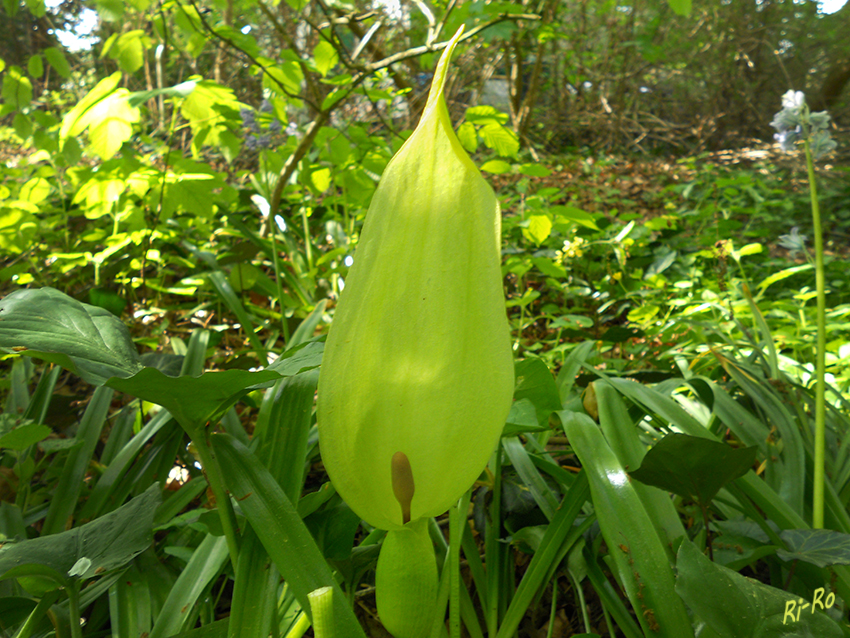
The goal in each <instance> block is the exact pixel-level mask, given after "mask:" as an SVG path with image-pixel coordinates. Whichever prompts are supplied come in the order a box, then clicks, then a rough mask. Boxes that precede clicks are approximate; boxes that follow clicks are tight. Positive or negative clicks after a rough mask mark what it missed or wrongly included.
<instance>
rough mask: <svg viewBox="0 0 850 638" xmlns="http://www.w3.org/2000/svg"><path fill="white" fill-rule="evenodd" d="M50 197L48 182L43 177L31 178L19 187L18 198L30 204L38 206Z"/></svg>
mask: <svg viewBox="0 0 850 638" xmlns="http://www.w3.org/2000/svg"><path fill="white" fill-rule="evenodd" d="M48 195H50V182H48V181H47V180H46V179H44V178H43V177H33V178H32V179H31V180H29V181H27V183H26V184H24V185H23V186H21V192H20V193H19V195H18V196H19V197H20V198H21V199H23V200H26V201H28V202H30V203H31V204H39V203H41V202H43V201H44V200H45V199H47V196H48Z"/></svg>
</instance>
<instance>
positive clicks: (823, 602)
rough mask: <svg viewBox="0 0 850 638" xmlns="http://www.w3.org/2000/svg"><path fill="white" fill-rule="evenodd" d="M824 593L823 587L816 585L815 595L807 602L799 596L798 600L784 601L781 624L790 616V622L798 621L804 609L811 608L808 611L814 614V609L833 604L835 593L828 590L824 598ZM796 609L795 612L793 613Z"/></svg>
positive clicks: (823, 608)
mask: <svg viewBox="0 0 850 638" xmlns="http://www.w3.org/2000/svg"><path fill="white" fill-rule="evenodd" d="M825 593H826V588H825V587H818V588H817V589H816V590H815V595H814V597H813V598H812V602H810V603H807V602H806V601H805V600H803V599H802V598H800V599H799V600H788V601H786V602H785V614H784V615H783V616H782V624H783V625H784V624H786V623H787V622H788V619H789V618H790V620H791V622H800V614H801V613H803V612H804V611H805V610H806V609H809V608H811V611H810V613H812V614H814V613H815V609H817V608H818V607H820V609H821V610H825V609H829V608H830V607H832V606H833V605H834V604H835V594H833V593H832V592H829V594H827V595H826V598H824V594H825ZM795 611H796V614H795V613H794V612H795Z"/></svg>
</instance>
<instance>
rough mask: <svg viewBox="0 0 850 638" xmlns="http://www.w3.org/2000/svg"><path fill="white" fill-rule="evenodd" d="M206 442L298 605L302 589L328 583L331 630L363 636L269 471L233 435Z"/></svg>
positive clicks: (305, 602)
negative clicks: (331, 593)
mask: <svg viewBox="0 0 850 638" xmlns="http://www.w3.org/2000/svg"><path fill="white" fill-rule="evenodd" d="M211 442H212V447H213V450H214V451H215V453H216V455H217V456H218V459H219V463H221V468H222V472H223V474H224V478H225V481H226V482H227V487H228V489H229V490H230V492H231V493H232V494H233V495H234V497H235V498H236V499H237V500H238V502H239V506H240V507H241V508H242V511H243V512H244V513H245V516H247V517H248V521H249V522H250V523H251V527H252V528H253V529H254V531H255V532H256V534H257V536H258V537H259V538H260V540H261V541H262V543H263V547H265V548H266V551H267V552H268V553H269V556H270V557H271V559H272V560H273V561H274V563H275V565H277V568H278V569H279V570H280V573H281V575H282V576H283V578H284V580H286V582H287V584H288V585H289V586H290V587H291V588H292V591H293V593H294V594H295V596H296V598H297V599H298V601H299V602H300V603H301V606H302V608H303V609H304V610H305V611H306V610H308V609H310V607H309V602H308V599H307V594H309V593H310V592H312V591H314V590H316V589H318V588H319V587H333V588H334V616H335V618H336V623H337V635H339V636H346V637H347V638H348V637H351V638H364V634H363V630H362V628H361V627H360V623H359V622H358V621H357V619H356V617H355V616H354V614H353V613H352V610H351V607H349V606H348V604H347V598H346V596H345V594H343V593H342V590H341V589H340V588H339V585H338V584H337V582H336V579H335V578H334V576H333V573H332V572H331V570H330V568H329V567H328V565H327V563H326V562H325V559H324V558H323V557H322V554H321V552H320V551H319V548H318V547H316V543H315V541H314V540H313V537H312V536H311V535H310V532H309V531H308V530H307V528H306V527H305V525H304V522H303V521H302V520H301V517H300V516H298V512H297V511H296V510H295V508H294V507H293V506H292V503H291V502H290V501H289V499H287V498H286V495H285V494H284V492H283V490H282V489H281V488H280V486H279V485H278V484H277V482H276V481H275V480H274V478H273V477H272V476H271V475H270V474H269V471H268V470H267V469H266V468H264V467H263V465H262V464H261V463H260V461H259V459H257V457H256V456H255V455H254V454H252V453H251V452H250V451H248V449H247V448H245V447H244V446H243V445H241V444H240V443H239V442H237V441H236V440H235V439H234V438H233V437H231V436H229V435H227V434H214V435H213V436H212V438H211Z"/></svg>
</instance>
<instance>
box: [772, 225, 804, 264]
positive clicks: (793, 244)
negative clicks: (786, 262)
mask: <svg viewBox="0 0 850 638" xmlns="http://www.w3.org/2000/svg"><path fill="white" fill-rule="evenodd" d="M806 239H807V237H806V236H805V235H801V234H800V229H799V228H798V227H797V226H794V227H793V228H792V229H791V232H790V233H789V234H787V235H780V236H779V241H778V244H779V245H780V246H782V248H785V249H786V250H788V252H789V253H790V257H791V259H793V258H794V257H795V255H796V254H797V253H799V252H805V250H806Z"/></svg>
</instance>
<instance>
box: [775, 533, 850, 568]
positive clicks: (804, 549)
mask: <svg viewBox="0 0 850 638" xmlns="http://www.w3.org/2000/svg"><path fill="white" fill-rule="evenodd" d="M779 536H780V537H781V538H782V540H783V541H785V543H786V544H787V545H788V549H789V551H785V550H784V549H779V550H777V551H776V555H777V556H779V558H781V559H783V560H802V561H805V562H807V563H811V564H812V565H817V566H818V567H826V566H827V565H850V534H842V533H840V532H834V531H832V530H829V529H786V530H785V531H783V532H782V533H781V534H780V535H779Z"/></svg>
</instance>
